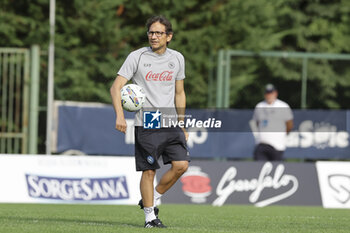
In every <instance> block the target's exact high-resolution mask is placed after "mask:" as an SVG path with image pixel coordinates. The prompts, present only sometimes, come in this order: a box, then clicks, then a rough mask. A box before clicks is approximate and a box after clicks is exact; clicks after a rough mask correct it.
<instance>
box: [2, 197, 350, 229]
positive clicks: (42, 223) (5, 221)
mask: <svg viewBox="0 0 350 233" xmlns="http://www.w3.org/2000/svg"><path fill="white" fill-rule="evenodd" d="M159 217H160V219H161V220H162V221H163V223H164V224H166V225H167V226H168V228H167V229H144V228H143V221H144V214H143V211H142V210H140V209H139V208H138V207H137V206H111V205H48V204H0V232H1V233H2V232H4V233H9V232H16V233H17V232H21V233H24V232H33V233H34V232H35V233H40V232H43V233H50V232H65V233H67V232H74V233H75V232H84V233H88V232H98V233H104V232H150V231H157V232H158V231H163V232H177V233H180V232H181V233H182V232H350V221H349V220H350V211H349V210H343V209H337V210H336V209H323V208H321V207H290V206H272V207H265V208H256V207H253V206H238V205H225V206H222V207H213V206H209V205H169V204H167V205H161V206H160V214H159Z"/></svg>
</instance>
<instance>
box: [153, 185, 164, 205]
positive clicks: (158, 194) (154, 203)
mask: <svg viewBox="0 0 350 233" xmlns="http://www.w3.org/2000/svg"><path fill="white" fill-rule="evenodd" d="M162 195H163V194H160V193H158V192H157V190H156V188H154V198H153V206H156V203H157V201H158V200H159V198H161V197H162Z"/></svg>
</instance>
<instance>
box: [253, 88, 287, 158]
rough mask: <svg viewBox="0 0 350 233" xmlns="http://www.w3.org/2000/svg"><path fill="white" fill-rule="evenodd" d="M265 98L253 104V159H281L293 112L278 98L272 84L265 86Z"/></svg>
mask: <svg viewBox="0 0 350 233" xmlns="http://www.w3.org/2000/svg"><path fill="white" fill-rule="evenodd" d="M264 97H265V100H264V101H261V102H260V103H258V104H257V105H256V106H255V109H254V115H253V119H252V123H253V127H252V128H255V130H253V133H254V136H255V142H256V147H255V150H254V160H268V161H273V160H282V157H283V153H284V151H285V149H286V139H287V134H288V133H289V132H290V131H291V130H292V128H293V113H292V110H291V108H290V107H289V105H288V104H287V103H285V102H283V101H282V100H279V99H278V98H277V97H278V92H277V89H276V88H275V86H274V85H272V84H267V85H266V86H265V94H264Z"/></svg>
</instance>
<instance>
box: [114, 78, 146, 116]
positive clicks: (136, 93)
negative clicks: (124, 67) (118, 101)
mask: <svg viewBox="0 0 350 233" xmlns="http://www.w3.org/2000/svg"><path fill="white" fill-rule="evenodd" d="M120 94H121V97H122V106H123V108H124V109H125V110H126V111H129V112H136V111H138V110H140V109H141V108H142V106H143V104H144V103H145V101H146V93H145V91H144V90H143V89H142V87H140V86H138V85H136V84H128V85H125V86H124V87H123V88H122V89H121V91H120Z"/></svg>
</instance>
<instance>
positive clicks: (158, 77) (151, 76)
mask: <svg viewBox="0 0 350 233" xmlns="http://www.w3.org/2000/svg"><path fill="white" fill-rule="evenodd" d="M173 73H174V71H168V70H165V71H163V72H161V73H154V72H152V71H149V72H148V73H147V74H146V81H171V80H172V79H173Z"/></svg>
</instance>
